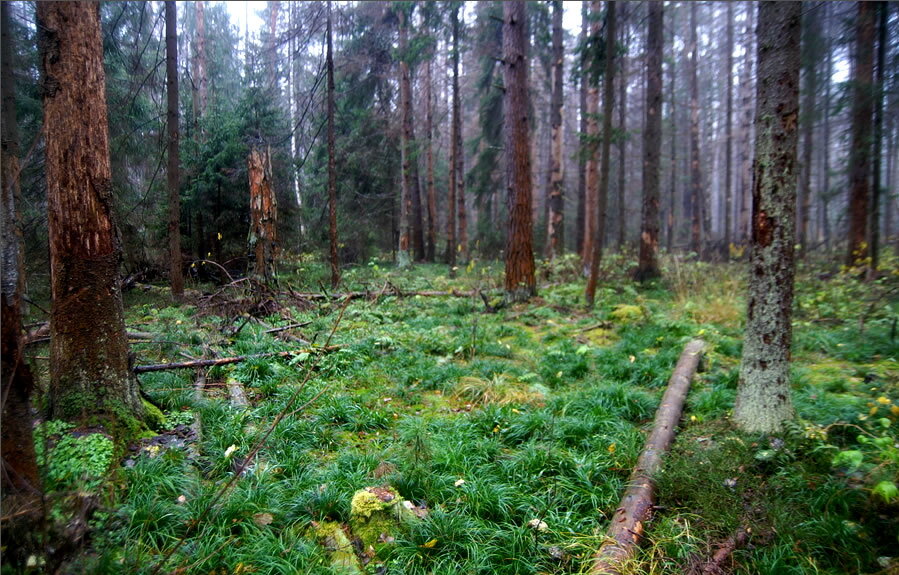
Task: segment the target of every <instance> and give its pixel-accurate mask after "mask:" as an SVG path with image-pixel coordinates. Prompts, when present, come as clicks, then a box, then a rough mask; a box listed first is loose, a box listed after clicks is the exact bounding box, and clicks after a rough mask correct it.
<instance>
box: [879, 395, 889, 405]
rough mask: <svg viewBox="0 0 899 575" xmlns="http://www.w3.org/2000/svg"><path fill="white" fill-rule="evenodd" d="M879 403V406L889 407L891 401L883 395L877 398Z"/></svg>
mask: <svg viewBox="0 0 899 575" xmlns="http://www.w3.org/2000/svg"><path fill="white" fill-rule="evenodd" d="M877 403H879V404H881V405H889V404H890V400H889V399H888V398H886V397H884V396H882V395H881V396H880V397H878V398H877Z"/></svg>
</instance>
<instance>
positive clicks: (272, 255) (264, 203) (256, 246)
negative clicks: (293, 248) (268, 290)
mask: <svg viewBox="0 0 899 575" xmlns="http://www.w3.org/2000/svg"><path fill="white" fill-rule="evenodd" d="M271 157H272V156H271V150H270V149H268V148H266V149H264V150H259V149H258V148H254V149H253V150H252V151H251V152H250V155H249V157H248V158H247V173H248V174H249V178H250V222H251V224H250V225H251V227H250V249H251V250H252V251H253V254H254V257H255V260H256V266H255V273H256V275H257V276H258V277H260V278H262V279H263V281H264V282H266V283H268V282H270V281H272V280H274V278H275V271H276V262H277V258H278V202H277V200H276V198H275V193H274V191H273V190H272V160H271Z"/></svg>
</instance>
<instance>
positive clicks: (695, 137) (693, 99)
mask: <svg viewBox="0 0 899 575" xmlns="http://www.w3.org/2000/svg"><path fill="white" fill-rule="evenodd" d="M696 12H697V9H696V2H691V3H690V44H689V50H690V72H689V80H690V249H691V250H692V251H693V253H695V254H696V255H697V256H698V257H699V258H702V257H703V249H702V248H703V245H702V239H703V229H702V207H703V203H704V202H705V200H704V199H703V189H702V166H701V164H700V158H699V74H698V70H699V63H698V61H699V54H698V52H699V41H698V28H699V25H698V24H697V22H696Z"/></svg>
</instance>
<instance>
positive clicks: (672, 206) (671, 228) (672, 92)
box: [665, 12, 678, 253]
mask: <svg viewBox="0 0 899 575" xmlns="http://www.w3.org/2000/svg"><path fill="white" fill-rule="evenodd" d="M676 14H677V13H676V12H674V13H673V14H672V17H671V18H670V20H671V21H672V25H671V27H672V32H671V53H672V55H673V54H674V48H675V46H676V45H677V34H675V32H674V30H675V29H676V28H677V27H676V26H675V16H676ZM676 62H677V59H676V58H675V57H673V56H672V58H671V64H670V66H671V74H670V75H671V78H670V83H669V85H668V100H669V101H670V104H669V105H670V108H671V113H670V117H671V140H670V142H671V158H670V162H671V164H670V168H669V171H670V172H671V182H670V190H669V196H668V219H667V222H666V235H667V237H666V238H665V247H666V248H667V249H668V253H671V250H673V249H674V238H675V229H676V228H677V226H676V225H675V224H676V222H677V221H678V220H677V148H678V140H677V133H678V132H677V98H676V94H677V90H676V89H675V88H676V87H677V63H676Z"/></svg>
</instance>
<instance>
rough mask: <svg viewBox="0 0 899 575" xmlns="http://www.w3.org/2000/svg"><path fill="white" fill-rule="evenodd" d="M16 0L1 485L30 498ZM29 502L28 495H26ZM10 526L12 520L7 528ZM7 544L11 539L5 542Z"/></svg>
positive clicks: (3, 157)
mask: <svg viewBox="0 0 899 575" xmlns="http://www.w3.org/2000/svg"><path fill="white" fill-rule="evenodd" d="M12 10H13V4H11V3H9V2H3V3H2V4H0V66H2V70H0V92H2V94H0V99H2V150H0V185H2V197H0V213H2V217H0V221H2V230H0V233H2V246H0V250H2V252H0V253H2V262H0V265H2V276H0V288H2V290H0V297H2V302H0V326H2V336H0V363H2V366H0V373H2V381H0V390H2V397H3V409H2V417H0V429H2V439H0V451H2V469H0V473H2V475H0V487H2V494H3V497H4V499H5V501H4V505H3V507H4V509H6V510H8V509H9V505H8V504H7V500H6V499H7V498H9V497H10V496H11V495H24V496H25V498H26V499H27V500H30V499H32V498H33V497H34V496H35V495H37V494H39V493H40V490H41V481H40V475H39V473H38V469H37V462H36V460H35V454H34V441H33V439H32V434H31V430H32V427H33V425H32V416H31V403H30V397H31V391H32V389H33V387H34V378H33V377H32V373H31V369H30V368H29V367H28V363H27V361H26V360H25V357H24V355H23V345H22V316H21V309H22V308H21V301H22V300H21V297H22V295H23V294H22V289H23V286H24V283H23V282H22V281H21V280H22V278H23V277H24V269H23V267H24V266H23V264H24V262H23V259H22V243H21V231H20V226H19V218H18V217H17V216H18V212H17V209H18V208H17V206H18V202H19V200H20V197H19V192H18V190H19V130H18V122H17V118H16V88H15V75H14V74H13V58H14V57H15V53H14V50H13V43H12V42H13V38H12V33H11V30H10V28H11V26H10V23H11V21H12V17H13V15H12ZM26 503H27V501H26ZM7 527H9V525H8V524H5V525H4V528H7ZM7 544H9V543H8V542H7Z"/></svg>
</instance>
